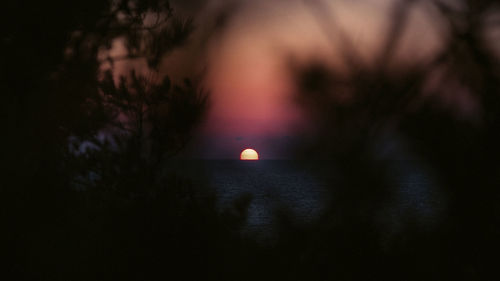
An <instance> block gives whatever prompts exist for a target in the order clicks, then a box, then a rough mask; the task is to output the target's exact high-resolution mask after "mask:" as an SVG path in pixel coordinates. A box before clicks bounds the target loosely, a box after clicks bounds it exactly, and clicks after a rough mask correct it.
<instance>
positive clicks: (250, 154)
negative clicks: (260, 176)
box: [240, 148, 259, 160]
mask: <svg viewBox="0 0 500 281" xmlns="http://www.w3.org/2000/svg"><path fill="white" fill-rule="evenodd" d="M240 160H259V154H258V153H257V151H255V150H253V149H251V148H247V149H245V150H243V151H242V152H241V155H240Z"/></svg>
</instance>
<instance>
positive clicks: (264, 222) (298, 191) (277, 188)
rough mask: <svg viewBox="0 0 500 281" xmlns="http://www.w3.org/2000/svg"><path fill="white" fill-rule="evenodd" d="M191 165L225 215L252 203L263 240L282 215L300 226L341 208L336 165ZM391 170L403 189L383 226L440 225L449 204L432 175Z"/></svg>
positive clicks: (252, 219)
mask: <svg viewBox="0 0 500 281" xmlns="http://www.w3.org/2000/svg"><path fill="white" fill-rule="evenodd" d="M185 165H188V166H189V168H188V169H187V170H191V171H197V172H196V174H197V175H198V177H199V178H200V179H201V180H203V181H205V183H206V182H208V183H209V186H211V188H213V189H214V190H215V191H216V194H217V201H218V202H217V204H218V207H219V208H220V210H221V211H222V210H227V209H230V208H232V207H233V205H234V202H236V200H238V199H239V198H242V197H243V196H246V197H247V198H250V199H251V200H250V203H249V206H248V214H247V215H248V217H247V222H246V231H247V232H248V233H253V234H258V235H262V234H264V235H266V233H267V234H270V233H272V232H273V221H274V220H275V219H276V217H277V216H276V214H278V212H282V211H285V212H287V213H288V214H289V215H290V217H292V218H293V219H294V220H295V221H296V223H299V224H304V225H307V224H308V223H311V222H314V221H315V220H316V219H318V218H320V216H321V215H322V214H323V212H324V211H325V209H326V207H327V206H328V205H329V204H335V200H332V198H333V199H334V198H335V189H336V186H337V185H341V182H342V174H340V173H339V172H338V171H337V170H336V169H335V165H333V163H331V162H308V163H305V162H304V163H302V162H296V161H291V160H259V161H240V160H200V161H189V162H188V163H185ZM182 166H184V165H182ZM179 168H180V167H179ZM185 168H187V167H184V168H182V169H185ZM388 169H389V170H390V171H391V178H392V180H393V181H394V182H395V183H396V184H395V186H396V187H397V188H396V189H395V190H394V191H393V195H392V198H394V199H392V201H391V202H390V203H389V204H386V206H384V208H381V209H380V210H377V214H375V216H376V217H379V219H378V220H379V221H380V224H381V225H382V226H383V227H385V228H387V231H388V232H390V231H394V229H397V228H398V226H400V225H403V224H404V223H405V222H404V220H405V218H406V217H408V216H411V217H413V218H416V219H417V220H418V221H419V222H420V223H421V224H422V225H432V224H434V223H437V221H438V214H439V213H440V211H441V210H442V209H443V207H444V205H445V202H443V201H442V199H441V196H440V194H439V191H438V189H437V188H436V186H435V183H434V179H433V178H432V175H431V174H430V173H427V172H426V171H425V169H424V168H423V167H421V166H419V165H418V164H417V163H414V162H405V161H403V162H395V163H390V164H389V165H388Z"/></svg>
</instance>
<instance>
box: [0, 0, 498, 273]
mask: <svg viewBox="0 0 500 281" xmlns="http://www.w3.org/2000/svg"><path fill="white" fill-rule="evenodd" d="M27 2H30V3H22V4H20V3H19V2H18V1H7V2H6V3H5V4H4V5H5V10H4V11H6V12H5V14H6V15H5V17H4V18H2V20H4V21H5V22H4V24H3V25H2V26H4V32H3V33H2V35H1V38H0V40H1V41H0V46H1V51H2V56H1V65H2V67H1V75H0V79H1V83H0V87H1V88H0V91H1V92H2V103H1V107H0V110H1V111H0V114H1V117H2V118H1V120H2V124H3V125H4V127H3V128H4V134H3V135H2V138H1V142H2V144H3V145H2V147H3V148H4V150H3V153H2V156H3V158H2V159H4V164H5V165H4V166H5V167H4V169H3V172H4V176H2V182H1V186H0V192H1V193H0V208H1V212H0V219H1V222H2V231H1V233H0V241H1V242H0V243H1V255H2V258H3V259H2V260H3V261H4V262H3V263H2V270H1V271H0V274H1V275H2V276H1V279H2V280H200V279H204V280H206V279H208V280H252V281H254V280H494V279H495V278H494V277H495V276H497V275H498V274H497V268H496V267H497V263H498V262H497V258H496V255H497V254H498V252H499V251H500V239H499V238H500V222H499V218H500V207H499V206H500V205H499V204H498V202H499V200H500V190H499V183H500V165H499V164H498V159H500V147H499V143H500V84H499V83H500V82H499V81H500V79H499V78H500V76H499V75H500V73H499V70H500V69H499V67H500V63H499V62H498V57H497V55H496V53H495V49H494V47H493V46H494V45H493V43H492V42H491V40H488V37H487V36H485V31H486V30H489V29H490V28H498V27H497V26H498V20H495V17H489V16H490V15H491V14H494V12H496V11H498V9H499V7H498V5H497V4H496V3H495V2H494V1H487V0H484V1H472V0H470V1H469V0H464V1H458V2H460V3H459V5H451V4H450V2H452V1H437V0H436V1H427V2H428V3H427V4H428V5H431V6H430V7H432V9H433V11H434V12H435V14H436V15H438V16H439V18H440V19H441V25H442V26H441V27H442V31H443V38H444V39H443V42H444V43H443V48H442V49H441V50H440V51H438V52H437V53H436V54H434V56H433V57H432V58H431V59H429V60H426V61H423V62H417V63H414V64H403V63H399V62H395V61H394V58H393V57H392V54H393V53H395V49H396V48H397V47H398V42H399V39H400V38H401V36H402V35H403V34H404V26H405V24H406V19H407V15H408V12H409V11H410V10H411V9H412V7H413V4H415V3H417V2H419V1H395V3H396V4H395V5H394V7H393V8H392V9H393V10H392V12H391V15H392V17H391V18H389V23H390V24H389V25H388V29H387V31H386V32H385V33H384V34H381V35H380V36H381V38H382V39H381V42H384V44H382V46H384V47H383V48H382V51H381V52H380V54H374V57H375V58H376V59H375V60H374V62H373V63H370V64H366V63H364V62H363V61H362V60H360V59H359V58H360V57H361V56H360V55H359V54H357V53H356V51H355V48H352V44H351V42H350V41H349V36H346V34H343V33H342V31H339V29H338V28H336V26H335V24H334V22H333V21H330V18H329V15H328V14H327V13H324V11H325V9H323V7H322V6H321V5H322V3H323V2H321V1H310V2H307V4H306V5H305V6H304V7H305V8H307V9H309V10H310V12H311V13H313V15H314V18H315V19H317V21H318V25H319V26H322V28H324V32H325V34H331V33H335V34H337V35H336V37H332V38H335V40H333V39H332V44H337V43H336V42H340V46H341V47H342V48H341V50H342V52H341V53H342V54H343V57H344V58H345V65H346V69H343V70H342V71H340V70H338V69H336V68H335V67H333V66H331V65H329V64H327V63H324V62H322V61H320V62H318V61H306V62H300V63H297V62H296V60H294V59H293V58H292V59H291V60H290V61H291V63H290V75H291V76H292V78H293V79H292V80H293V82H294V86H295V89H296V95H295V97H294V100H295V102H296V103H297V104H298V105H299V106H301V108H302V109H303V110H304V112H306V114H307V117H308V120H309V121H310V122H311V124H313V126H311V127H312V128H311V129H310V130H309V131H308V133H307V136H305V137H304V138H301V139H300V141H299V142H298V144H297V146H296V147H295V150H294V151H293V153H292V155H293V157H292V159H291V160H289V161H258V162H239V161H215V160H214V161H205V160H204V161H201V160H200V161H196V160H185V159H182V157H180V156H179V155H180V153H181V152H183V151H185V148H186V147H187V146H188V144H190V143H192V142H191V141H192V139H193V137H194V136H195V135H196V130H197V128H198V125H199V124H200V123H201V122H202V121H203V120H204V118H205V114H206V111H207V110H208V109H209V105H210V102H209V100H210V99H209V97H210V95H209V92H208V91H206V90H205V89H203V88H202V83H200V81H198V80H199V79H192V80H190V79H185V80H184V81H171V80H170V78H169V77H166V76H163V75H160V71H159V65H160V63H161V59H162V57H163V56H165V55H167V54H169V53H171V52H172V51H173V50H176V49H177V48H182V47H183V46H184V45H185V44H187V42H188V41H189V40H188V39H189V38H190V37H189V36H190V34H191V33H192V31H193V29H194V25H193V21H192V20H191V19H189V18H183V17H180V16H179V15H178V14H176V13H175V11H174V10H173V9H172V7H171V6H170V4H169V3H168V1H162V0H151V1H138V0H118V1H111V2H108V1H101V0H99V1H97V0H96V1H93V0H90V1H72V2H68V1H40V2H38V1H27ZM458 2H457V3H458ZM231 11H233V10H231V9H228V10H227V11H223V13H221V14H222V15H223V16H220V17H219V18H217V19H216V24H215V25H214V26H215V27H216V28H215V29H214V31H213V33H214V35H216V33H218V32H221V31H223V29H224V23H227V22H228V20H230V18H231ZM487 16H488V17H487ZM486 17H487V18H488V19H489V20H486V19H485V18H486ZM222 18H223V19H224V20H222ZM118 38H119V39H121V40H124V42H125V46H126V49H127V53H126V55H125V56H124V57H112V56H111V54H110V52H109V50H110V49H111V45H112V42H113V41H114V40H116V39H118ZM286 55H287V54H283V56H284V57H286ZM139 59H140V60H142V61H143V62H144V65H145V66H144V67H145V68H146V71H143V72H138V71H131V72H129V73H127V74H126V75H123V76H121V77H118V75H117V74H116V73H114V71H113V70H114V68H113V65H114V63H116V62H117V61H120V60H139ZM143 70H144V69H143ZM144 73H147V74H144ZM457 96H458V97H460V98H463V99H464V100H465V101H466V102H465V103H463V104H462V107H460V106H456V103H453V102H454V101H456V100H455V99H457ZM464 104H465V105H464ZM464 108H465V109H467V110H465V111H464V110H463V109H464Z"/></svg>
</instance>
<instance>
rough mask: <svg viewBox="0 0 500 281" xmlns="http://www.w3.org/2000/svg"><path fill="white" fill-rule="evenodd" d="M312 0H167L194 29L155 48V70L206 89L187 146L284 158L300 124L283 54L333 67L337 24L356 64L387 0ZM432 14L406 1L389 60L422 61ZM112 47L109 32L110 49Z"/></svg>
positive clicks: (213, 154)
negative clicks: (176, 43) (203, 116)
mask: <svg viewBox="0 0 500 281" xmlns="http://www.w3.org/2000/svg"><path fill="white" fill-rule="evenodd" d="M317 3H322V4H320V6H317V5H315V4H314V5H312V4H311V3H308V1H300V0H292V1H263V0H256V1H216V0H214V1H206V2H203V3H201V2H200V3H198V2H197V1H188V2H183V1H179V2H177V4H176V7H177V9H178V10H179V11H180V12H181V14H184V15H187V16H189V15H190V16H193V17H194V19H195V23H196V26H197V29H196V31H195V33H194V34H193V35H192V37H191V39H190V42H189V44H188V45H187V46H186V47H185V48H182V49H180V50H179V51H175V52H174V53H172V54H169V55H167V56H166V57H165V58H164V60H163V63H162V66H161V73H162V74H166V75H170V76H172V77H173V78H174V79H177V80H180V79H182V77H183V76H189V75H192V73H198V74H199V76H200V77H203V78H202V79H203V84H204V87H205V88H206V89H209V91H210V93H211V95H210V99H211V108H210V112H209V114H208V118H207V120H206V121H205V123H204V125H203V128H202V130H201V133H200V134H201V135H200V138H199V142H198V143H197V144H196V145H195V147H203V148H201V149H200V150H201V151H200V152H196V153H197V154H199V156H200V157H202V158H235V157H238V155H239V153H240V152H241V149H243V148H245V147H254V148H255V149H257V150H258V151H259V152H260V153H261V157H262V159H273V158H288V157H289V156H288V155H287V149H288V148H289V146H290V145H292V144H293V141H294V139H295V138H296V136H297V135H301V134H303V133H304V131H303V130H304V129H305V128H307V127H308V125H307V121H306V118H304V116H303V114H302V113H301V111H300V110H299V109H298V108H297V106H296V105H295V104H294V100H293V99H292V98H291V97H292V95H293V93H294V90H295V89H294V86H293V84H292V83H291V78H290V68H289V66H290V62H294V63H302V62H305V61H307V60H319V61H322V62H327V63H328V64H329V65H331V66H332V67H334V68H336V69H337V70H338V71H341V72H342V71H343V68H344V65H343V63H344V62H343V60H342V56H341V51H340V44H341V42H343V41H342V40H341V39H340V37H341V36H342V34H344V35H346V37H347V38H348V40H349V41H350V44H352V45H353V46H354V48H355V50H356V52H357V56H358V59H360V60H361V61H363V62H364V63H365V64H367V65H369V64H370V63H371V62H372V59H373V58H374V57H375V56H376V55H377V54H379V52H380V51H381V48H383V46H381V42H382V39H384V34H385V32H386V30H387V28H388V24H389V21H388V18H390V17H389V15H390V12H391V10H390V7H392V6H393V4H394V1H392V0H384V1H379V0H377V1H375V0H370V1H323V2H317ZM174 4H175V3H174ZM226 9H229V10H227V11H230V12H229V16H228V17H226V22H225V25H224V26H223V27H222V28H220V27H219V29H217V30H216V28H217V27H216V26H215V22H216V20H217V18H218V17H220V16H221V13H224V11H226ZM435 15H436V11H435V7H433V6H432V5H430V4H429V3H428V2H427V1H420V2H418V3H416V4H414V7H413V9H411V12H410V14H409V19H408V21H409V24H408V26H407V29H406V30H405V32H403V34H404V36H403V37H402V38H401V39H400V42H399V46H400V47H399V48H398V51H397V52H396V53H395V54H393V57H394V62H395V64H408V63H409V64H411V63H415V62H422V61H425V59H426V58H428V57H429V56H430V55H431V54H433V53H434V52H435V51H436V50H438V49H439V48H440V44H441V43H442V42H441V40H440V36H442V35H441V33H442V32H444V30H442V26H443V25H442V23H441V22H439V20H437V17H435ZM325 24H326V25H329V26H338V29H337V32H335V30H336V29H330V31H329V33H328V32H325V29H324V27H325V26H324V25H325ZM214 30H216V31H217V32H214ZM331 30H333V32H332V31H331ZM338 31H340V33H339V32H338ZM120 49H123V48H122V47H120V44H119V42H117V43H116V44H115V48H114V49H113V50H112V52H115V53H119V52H120ZM122 51H123V50H122ZM138 65H139V68H141V62H134V63H133V64H132V65H130V64H129V65H128V66H127V65H125V64H122V65H119V64H117V67H118V68H121V69H123V70H125V69H129V68H130V67H137V66H138ZM142 68H144V64H143V65H142ZM118 74H119V72H117V75H118ZM200 143H202V144H203V145H201V146H200V145H199V144H200Z"/></svg>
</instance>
